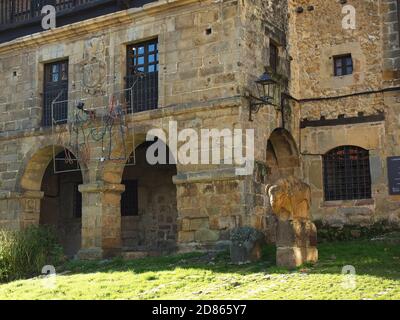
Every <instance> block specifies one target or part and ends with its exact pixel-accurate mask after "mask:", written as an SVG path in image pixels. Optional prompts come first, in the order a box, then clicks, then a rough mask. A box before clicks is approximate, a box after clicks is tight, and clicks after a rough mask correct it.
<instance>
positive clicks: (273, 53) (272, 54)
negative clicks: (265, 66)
mask: <svg viewBox="0 0 400 320" xmlns="http://www.w3.org/2000/svg"><path fill="white" fill-rule="evenodd" d="M278 59H279V54H278V47H277V46H276V45H275V44H273V43H271V42H270V44H269V66H270V68H271V71H272V72H273V73H275V74H276V73H277V71H278Z"/></svg>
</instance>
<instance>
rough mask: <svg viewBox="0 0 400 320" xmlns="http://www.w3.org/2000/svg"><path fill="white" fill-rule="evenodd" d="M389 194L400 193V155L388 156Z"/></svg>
mask: <svg viewBox="0 0 400 320" xmlns="http://www.w3.org/2000/svg"><path fill="white" fill-rule="evenodd" d="M388 179H389V194H390V195H400V157H388Z"/></svg>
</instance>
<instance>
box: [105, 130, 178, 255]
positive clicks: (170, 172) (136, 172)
mask: <svg viewBox="0 0 400 320" xmlns="http://www.w3.org/2000/svg"><path fill="white" fill-rule="evenodd" d="M150 129H152V128H151V127H146V126H145V127H143V128H142V129H141V130H140V132H136V133H135V135H132V136H130V137H126V140H125V142H124V143H122V141H118V143H116V144H115V145H114V146H113V149H112V154H111V156H112V158H114V159H115V158H119V157H122V158H124V154H125V156H126V155H130V156H129V160H114V161H106V162H104V163H103V164H99V168H98V172H97V179H98V181H103V182H104V183H105V185H121V184H122V185H123V187H122V188H121V189H122V190H124V191H122V193H121V198H120V199H121V200H120V204H121V206H118V208H116V210H119V211H120V213H121V214H120V217H121V220H120V221H121V222H120V226H121V246H122V249H123V251H125V252H143V251H146V252H149V251H157V252H160V251H161V252H165V251H172V250H174V249H175V248H176V243H177V228H178V227H177V223H178V210H177V191H176V186H175V184H174V183H173V177H174V176H175V175H176V173H177V166H176V165H175V164H173V165H168V164H166V165H163V164H162V165H160V164H156V165H150V164H149V163H148V162H147V160H146V156H145V155H146V150H147V149H144V148H143V146H146V145H147V146H148V144H147V143H146V136H147V132H148V131H149V130H150ZM155 137H156V138H158V139H159V140H160V141H161V142H163V143H164V144H165V146H166V149H167V151H168V150H169V149H168V144H167V141H165V140H166V137H165V134H164V135H156V134H155ZM151 143H152V142H150V144H151ZM133 154H134V157H132V155H133ZM132 199H135V200H134V201H136V202H137V203H136V205H137V208H133V209H132V208H128V209H126V207H127V206H126V205H125V204H124V203H125V202H126V201H132ZM130 204H131V205H132V204H133V203H132V202H130ZM124 210H128V211H127V212H125V211H124ZM129 210H133V211H134V212H130V211H129ZM136 211H137V212H136Z"/></svg>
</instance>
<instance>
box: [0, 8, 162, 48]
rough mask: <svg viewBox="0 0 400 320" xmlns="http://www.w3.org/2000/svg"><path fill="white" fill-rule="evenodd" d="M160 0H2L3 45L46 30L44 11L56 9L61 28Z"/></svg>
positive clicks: (0, 20) (0, 40) (0, 14)
mask: <svg viewBox="0 0 400 320" xmlns="http://www.w3.org/2000/svg"><path fill="white" fill-rule="evenodd" d="M155 1H156V0H0V43H2V42H6V41H10V40H13V39H15V38H18V37H21V36H25V35H29V34H33V33H36V32H41V31H43V29H42V27H41V19H42V13H41V11H42V8H43V7H44V6H45V5H53V6H54V7H55V8H56V12H57V17H56V18H57V19H56V25H57V27H60V26H64V25H67V24H71V23H74V22H78V21H82V20H86V19H90V18H94V17H98V16H101V15H104V14H108V13H112V12H116V11H120V10H124V9H127V8H132V7H140V6H142V5H144V4H146V3H150V2H155Z"/></svg>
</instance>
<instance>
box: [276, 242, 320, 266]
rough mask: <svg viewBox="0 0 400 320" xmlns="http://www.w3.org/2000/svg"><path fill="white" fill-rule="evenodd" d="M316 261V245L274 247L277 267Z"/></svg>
mask: <svg viewBox="0 0 400 320" xmlns="http://www.w3.org/2000/svg"><path fill="white" fill-rule="evenodd" d="M317 261H318V249H317V248H316V247H278V248H276V264H277V266H278V267H284V268H296V267H298V266H301V265H302V264H304V263H315V262H317Z"/></svg>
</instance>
